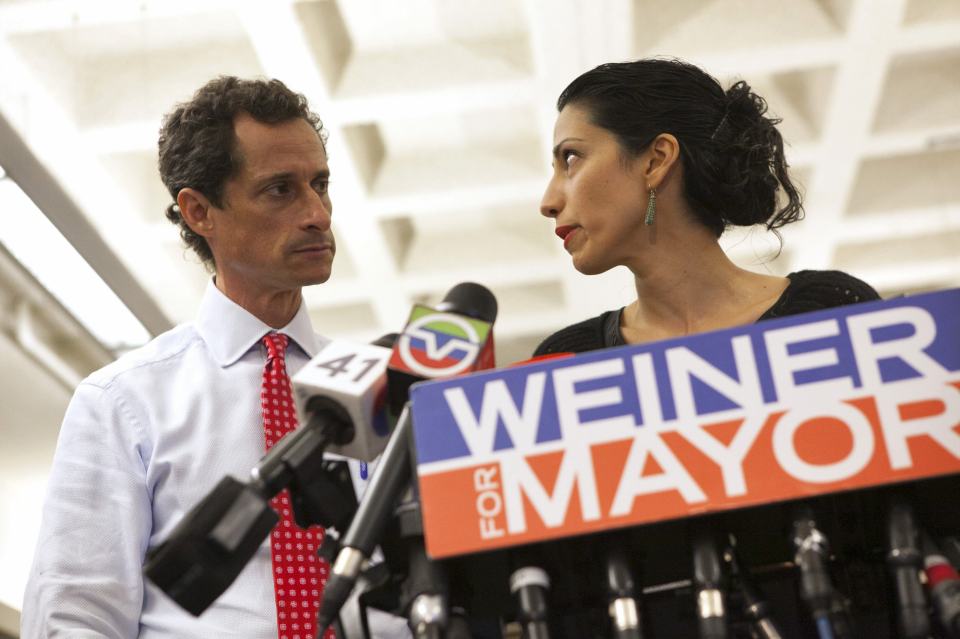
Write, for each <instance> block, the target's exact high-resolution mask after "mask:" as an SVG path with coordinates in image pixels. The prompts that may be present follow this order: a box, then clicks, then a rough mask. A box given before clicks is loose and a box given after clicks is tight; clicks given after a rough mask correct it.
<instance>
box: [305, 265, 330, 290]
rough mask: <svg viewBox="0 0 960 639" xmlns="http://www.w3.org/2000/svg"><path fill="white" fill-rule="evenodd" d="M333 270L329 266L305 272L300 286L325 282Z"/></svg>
mask: <svg viewBox="0 0 960 639" xmlns="http://www.w3.org/2000/svg"><path fill="white" fill-rule="evenodd" d="M332 270H333V269H330V268H328V269H326V270H323V271H318V272H315V273H309V274H305V275H304V277H303V279H302V280H301V282H300V286H314V285H315V284H323V283H324V282H326V281H327V280H329V279H330V275H331V274H332Z"/></svg>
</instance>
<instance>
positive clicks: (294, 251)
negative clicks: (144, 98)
mask: <svg viewBox="0 0 960 639" xmlns="http://www.w3.org/2000/svg"><path fill="white" fill-rule="evenodd" d="M234 134H235V135H236V139H237V153H238V154H239V156H240V163H239V164H240V166H239V168H238V169H237V171H236V173H235V174H234V175H233V176H232V177H231V178H230V179H228V180H227V182H226V183H225V185H224V192H223V198H222V204H223V206H222V207H214V206H211V208H210V210H209V216H210V218H211V221H212V222H213V232H212V234H211V235H210V236H208V237H207V241H208V243H209V244H210V249H211V251H212V252H213V256H214V260H215V261H216V266H217V280H218V283H219V284H220V285H221V286H222V287H225V288H224V290H231V291H234V292H235V293H236V294H237V295H239V296H241V297H247V296H261V295H271V294H275V293H282V292H286V291H292V290H299V289H300V288H301V287H303V286H308V285H310V284H320V283H322V282H325V281H327V279H328V278H329V277H330V270H331V266H332V264H333V255H334V252H335V250H336V247H335V245H334V240H333V233H332V231H331V230H330V221H331V215H332V213H333V205H332V204H331V202H330V195H329V193H328V191H327V187H328V184H329V180H330V170H329V168H328V166H327V154H326V151H325V150H324V148H323V143H322V142H321V141H320V138H319V137H318V135H317V133H316V131H314V130H313V128H312V127H311V126H310V124H308V123H307V122H306V121H304V120H301V119H299V118H298V119H295V120H289V121H286V122H281V123H279V124H263V123H261V122H258V121H256V120H254V119H253V118H252V117H251V116H249V115H247V114H241V115H239V116H237V118H236V120H235V121H234Z"/></svg>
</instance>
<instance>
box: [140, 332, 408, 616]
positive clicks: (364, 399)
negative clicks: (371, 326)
mask: <svg viewBox="0 0 960 639" xmlns="http://www.w3.org/2000/svg"><path fill="white" fill-rule="evenodd" d="M384 341H388V342H389V341H392V339H391V338H390V336H384V337H382V338H380V340H378V342H380V343H383V342H384ZM336 344H338V343H335V349H336V348H337V347H338V346H336ZM340 346H342V344H340ZM353 347H354V348H355V349H357V350H356V352H357V353H360V352H366V353H367V355H368V357H366V360H367V362H366V363H364V362H363V360H356V357H354V359H353V360H350V362H348V361H347V360H345V359H343V361H342V362H340V364H342V365H343V366H344V368H345V369H348V368H349V366H350V364H351V362H354V361H355V362H356V364H357V365H362V366H363V367H366V368H368V369H369V370H363V371H361V373H360V374H352V375H351V379H352V380H353V381H352V384H353V385H352V386H350V385H349V384H347V385H346V386H345V385H344V384H342V383H340V387H346V388H347V389H348V391H349V392H339V394H338V393H337V384H336V383H334V384H332V385H331V386H332V387H333V390H331V392H325V391H324V390H323V389H322V388H321V387H320V385H319V384H313V383H312V382H311V385H303V384H301V388H302V389H305V388H310V389H311V391H310V394H309V396H308V395H306V394H305V393H301V397H302V398H303V404H302V412H301V415H302V416H303V419H302V420H301V424H302V425H301V426H300V427H299V428H297V429H296V430H294V431H293V432H292V433H288V434H287V435H285V436H284V437H283V438H282V439H281V440H280V441H279V442H277V444H276V445H275V446H274V447H273V448H271V449H270V451H269V452H268V453H267V454H266V455H264V457H263V458H262V459H261V460H260V461H259V462H258V463H257V465H256V466H255V467H254V468H253V470H252V471H251V473H250V475H251V478H250V480H249V481H248V482H247V483H243V482H241V481H239V480H237V479H234V478H233V477H224V478H223V479H222V480H221V481H220V483H219V484H217V486H216V487H215V488H214V489H213V490H212V491H211V492H210V493H209V494H208V495H207V496H206V497H204V499H203V500H201V501H200V502H199V503H198V504H197V505H196V506H194V507H193V508H192V509H191V510H190V511H189V512H188V513H187V514H186V515H185V516H184V518H183V519H182V520H181V521H180V522H179V523H178V524H177V527H176V528H175V529H174V531H173V532H172V533H171V535H170V537H168V538H167V540H166V541H164V542H163V543H162V544H160V545H159V546H157V547H155V548H151V549H150V550H149V551H148V552H147V555H146V561H145V562H144V567H143V572H144V574H145V575H146V577H147V578H148V579H150V580H151V581H153V582H154V583H155V584H156V585H157V586H158V587H159V588H160V589H161V590H163V591H164V592H165V593H167V595H168V596H169V597H170V598H171V599H173V600H174V601H175V602H177V603H178V604H179V605H180V606H181V607H183V608H184V609H185V610H187V611H188V612H190V613H191V614H193V615H199V614H200V613H202V612H203V611H204V610H206V609H207V607H209V606H210V604H211V603H213V602H214V601H215V600H216V599H217V597H219V596H220V595H221V594H223V592H224V591H225V590H226V589H227V588H228V587H229V586H230V584H231V583H233V581H234V580H235V579H236V578H237V575H239V574H240V571H241V570H243V568H244V566H246V564H247V563H248V562H249V561H250V559H251V558H252V557H253V555H254V554H255V553H256V551H257V549H258V548H259V546H260V544H261V542H262V541H263V540H264V539H265V538H266V537H267V535H269V534H270V531H271V530H272V529H273V527H274V526H275V525H276V524H277V522H278V521H279V518H278V516H277V514H276V512H274V510H273V509H272V508H271V507H270V503H269V502H270V499H272V498H273V496H274V495H276V494H277V493H279V492H280V491H281V490H283V489H285V488H290V494H291V499H292V502H293V510H294V519H295V521H296V523H297V524H298V525H299V526H301V527H303V528H306V527H308V526H310V525H312V524H321V525H323V526H334V527H336V528H337V529H338V530H340V529H346V528H347V526H348V525H349V523H350V520H351V518H352V516H353V513H354V511H355V510H356V507H357V499H356V494H355V493H354V490H353V485H352V482H351V481H350V478H349V475H348V474H346V473H343V472H340V470H342V464H341V463H339V462H334V461H329V460H324V458H323V455H324V451H325V450H326V449H327V447H328V445H330V444H335V445H338V446H341V447H344V446H348V445H349V444H350V442H352V441H353V439H354V438H355V437H356V434H357V433H358V432H359V433H361V445H360V446H359V447H356V448H353V450H360V451H361V452H363V451H364V450H366V451H370V450H371V449H372V448H371V447H372V446H373V443H372V442H373V439H372V437H369V436H368V435H367V433H368V431H369V429H368V428H366V427H365V426H366V423H368V422H369V421H370V419H371V418H370V417H369V416H370V415H372V414H374V413H376V412H377V411H375V410H374V408H375V404H376V402H375V401H372V400H371V398H372V397H374V396H375V393H376V388H378V386H377V385H378V384H379V388H382V387H383V378H384V373H383V370H384V368H385V364H384V362H385V361H386V358H387V356H388V355H389V354H390V351H389V350H387V349H386V348H384V347H383V346H366V345H354V346H353ZM364 349H372V350H366V351H365V350H364ZM342 351H343V348H341V349H340V352H342ZM324 352H326V353H327V359H324V355H323V353H324ZM330 356H331V353H330V352H328V351H326V349H324V351H322V352H321V354H320V355H319V356H318V357H317V358H315V360H314V361H317V360H320V361H322V362H328V363H329V362H334V360H332V359H329V358H330ZM341 359H342V358H341ZM370 360H373V361H372V362H371V361H370ZM378 363H379V364H381V366H380V370H379V372H378V371H377V368H376V366H377V364H378ZM330 366H331V367H334V364H330ZM330 377H335V375H334V374H333V373H331V374H330ZM338 397H339V398H340V399H338ZM341 400H342V401H341ZM344 402H345V403H344ZM361 408H362V410H361ZM381 412H382V411H381ZM361 420H364V421H361ZM358 421H359V422H360V426H361V427H360V428H357V423H358Z"/></svg>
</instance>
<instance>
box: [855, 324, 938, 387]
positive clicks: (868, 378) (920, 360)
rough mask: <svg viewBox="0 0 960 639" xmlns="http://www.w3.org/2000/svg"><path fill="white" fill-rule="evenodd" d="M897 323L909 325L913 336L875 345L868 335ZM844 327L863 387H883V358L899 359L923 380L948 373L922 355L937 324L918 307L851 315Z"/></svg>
mask: <svg viewBox="0 0 960 639" xmlns="http://www.w3.org/2000/svg"><path fill="white" fill-rule="evenodd" d="M901 324H909V325H910V326H912V327H913V335H910V336H908V337H901V338H900V339H892V340H888V341H886V342H880V343H879V344H878V343H875V342H874V341H873V339H872V337H871V335H870V331H872V330H874V329H877V328H883V327H885V326H897V325H901ZM847 326H848V327H849V329H850V342H851V343H852V344H853V354H854V356H855V357H856V360H857V368H858V369H859V370H860V382H861V383H862V384H863V385H864V386H865V387H867V388H871V387H877V386H880V385H881V384H883V380H882V379H881V377H880V360H882V359H887V358H899V359H901V360H903V361H904V362H906V363H907V364H909V365H910V366H911V367H912V368H913V369H914V370H916V371H917V372H918V373H920V374H921V375H924V376H926V377H932V378H934V379H939V378H942V377H945V376H946V375H947V374H948V371H947V370H946V369H944V368H943V366H941V365H940V364H939V362H937V360H935V359H933V358H932V357H930V356H929V355H927V354H926V353H924V352H923V349H925V348H927V347H928V346H930V344H932V343H933V340H934V339H935V338H936V337H937V325H936V323H935V322H934V320H933V316H931V315H930V313H928V312H927V311H925V310H924V309H922V308H917V307H916V306H905V307H901V308H889V309H886V310H882V311H874V312H872V313H864V314H862V315H854V316H852V317H848V318H847Z"/></svg>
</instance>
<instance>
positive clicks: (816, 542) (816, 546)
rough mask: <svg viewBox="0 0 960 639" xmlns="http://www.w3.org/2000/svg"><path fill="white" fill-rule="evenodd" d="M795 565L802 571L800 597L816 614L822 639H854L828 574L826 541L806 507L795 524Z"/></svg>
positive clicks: (843, 605) (795, 520) (842, 605)
mask: <svg viewBox="0 0 960 639" xmlns="http://www.w3.org/2000/svg"><path fill="white" fill-rule="evenodd" d="M793 545H794V548H795V549H796V555H795V557H794V563H795V564H796V565H797V566H799V568H800V596H801V597H802V598H803V599H804V601H806V602H807V605H808V606H809V607H810V611H811V612H812V613H813V619H814V623H815V624H816V627H817V634H818V636H819V637H820V639H851V638H852V637H853V632H852V630H851V628H850V624H849V622H848V621H847V614H846V606H845V604H844V602H843V600H842V597H841V596H840V594H839V593H837V591H836V590H835V589H834V587H833V582H832V581H831V580H830V574H829V573H828V572H827V559H828V557H829V554H830V551H829V548H828V543H827V538H826V537H825V536H824V535H823V533H821V532H820V530H818V529H817V524H816V522H815V521H814V519H813V512H812V511H811V510H810V508H809V507H807V506H801V507H800V508H798V509H797V512H796V515H795V517H794V521H793Z"/></svg>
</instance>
